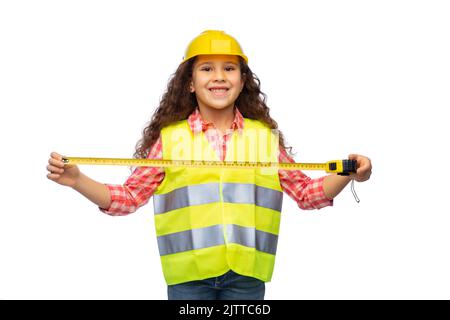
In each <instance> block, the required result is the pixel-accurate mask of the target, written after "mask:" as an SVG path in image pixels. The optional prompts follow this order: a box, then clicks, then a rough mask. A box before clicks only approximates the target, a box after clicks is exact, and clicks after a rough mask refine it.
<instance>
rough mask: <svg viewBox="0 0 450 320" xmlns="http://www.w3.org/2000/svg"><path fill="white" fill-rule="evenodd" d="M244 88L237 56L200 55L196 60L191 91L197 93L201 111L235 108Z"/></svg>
mask: <svg viewBox="0 0 450 320" xmlns="http://www.w3.org/2000/svg"><path fill="white" fill-rule="evenodd" d="M243 87H244V81H243V79H242V77H241V69H240V66H239V58H238V57H237V56H231V55H200V56H198V57H197V58H196V61H195V63H194V66H193V72H192V82H191V85H190V90H191V92H195V95H196V97H197V102H198V105H199V107H200V108H201V109H202V108H203V109H205V108H208V109H209V108H212V109H215V110H221V109H226V108H233V107H234V102H235V101H236V99H237V97H238V96H239V94H240V93H241V91H242V88H243Z"/></svg>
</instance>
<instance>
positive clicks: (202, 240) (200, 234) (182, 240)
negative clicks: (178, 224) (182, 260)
mask: <svg viewBox="0 0 450 320" xmlns="http://www.w3.org/2000/svg"><path fill="white" fill-rule="evenodd" d="M222 230H223V228H222V225H215V226H211V227H206V228H199V229H192V230H186V231H181V232H176V233H171V234H168V235H165V236H159V237H158V248H159V254H160V255H161V256H164V255H166V254H172V253H178V252H183V251H189V250H196V249H202V248H208V247H213V246H218V245H221V244H225V240H224V238H223V231H222Z"/></svg>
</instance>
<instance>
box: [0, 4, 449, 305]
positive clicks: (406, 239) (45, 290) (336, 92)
mask: <svg viewBox="0 0 450 320" xmlns="http://www.w3.org/2000/svg"><path fill="white" fill-rule="evenodd" d="M449 16H450V8H449V4H448V2H446V1H429V0H428V1H393V0H390V1H303V2H302V1H281V0H280V1H276V2H273V1H271V2H269V1H261V0H258V1H234V0H228V1H226V2H211V1H156V2H155V1H2V2H1V3H0V106H1V108H0V110H1V117H0V121H1V122H0V130H1V131H0V134H1V144H2V148H1V150H2V155H1V158H0V159H1V160H0V161H1V178H2V179H1V185H0V188H1V193H0V195H1V198H0V200H1V207H0V259H1V261H0V299H16V298H21V299H36V298H37V299H51V298H52V299H55V298H56V299H72V298H74V299H166V297H167V296H166V286H165V283H164V279H163V276H162V271H161V266H160V262H159V256H158V250H157V246H156V239H155V232H154V224H153V207H152V200H151V201H150V202H149V204H148V205H146V206H145V207H142V208H140V210H139V211H138V212H136V213H134V214H132V215H129V216H127V217H110V216H107V215H105V214H103V213H101V212H100V211H99V210H98V209H97V207H96V206H95V205H93V204H92V203H90V202H89V201H88V200H86V199H85V198H84V197H82V196H81V195H79V194H78V193H76V192H75V191H73V190H71V189H69V188H65V187H62V186H59V185H57V184H56V183H53V182H51V181H49V180H48V179H47V178H46V174H47V171H46V169H45V167H46V164H47V160H48V157H49V154H50V152H51V151H57V152H59V153H62V154H65V155H68V156H98V157H131V156H132V154H133V151H134V146H135V143H136V142H137V140H138V139H139V138H140V135H141V130H142V129H143V128H144V126H145V124H146V122H147V121H148V120H149V119H150V116H151V114H152V112H153V110H154V109H155V107H156V106H157V105H158V102H159V99H160V97H161V95H162V93H163V91H164V89H165V86H166V84H167V80H168V79H169V76H170V75H171V74H172V73H173V72H174V71H175V69H176V67H177V65H178V63H179V62H180V61H181V58H182V56H183V54H184V50H185V48H186V46H187V44H188V42H189V41H190V40H191V39H192V38H194V37H195V36H197V35H198V34H199V33H200V32H202V31H203V30H207V29H220V30H225V31H226V32H228V33H229V34H231V35H233V36H235V37H236V38H237V39H238V40H239V42H240V43H241V45H242V47H243V49H244V51H245V53H246V54H247V55H248V57H249V59H250V61H249V62H250V67H251V68H252V70H253V71H254V72H255V73H256V74H257V75H258V76H259V78H260V79H261V82H262V90H263V91H264V92H266V93H267V95H268V104H269V107H270V108H271V116H272V117H273V118H274V119H275V120H276V121H277V122H278V124H279V126H280V128H281V130H282V132H283V133H284V134H285V135H286V137H287V141H288V144H289V145H292V146H293V147H294V150H295V151H296V152H297V156H296V158H295V160H296V161H298V162H324V161H327V160H332V159H341V158H346V157H347V155H348V154H349V153H360V154H364V155H367V156H369V157H370V158H371V159H372V162H373V175H372V178H371V180H369V181H368V182H365V183H357V184H356V185H355V186H356V191H357V193H358V195H359V197H360V198H361V203H360V204H357V203H356V202H355V201H354V199H353V197H352V194H351V192H350V187H347V188H346V189H345V190H344V191H343V192H342V193H341V194H340V195H339V196H338V197H337V198H336V200H335V205H334V207H328V208H325V209H322V210H320V211H302V210H300V209H299V208H298V207H297V205H296V203H295V202H294V201H292V200H291V199H290V198H289V197H288V196H286V197H285V202H284V205H283V221H282V225H281V236H280V239H279V246H278V248H279V250H278V255H277V262H276V267H275V273H274V276H273V279H272V282H271V283H268V284H267V290H266V298H267V299H434V298H437V299H449V298H450V272H449V270H450V256H449V245H450V232H449V230H450V216H449V213H450V212H449V209H448V204H447V203H448V200H447V199H448V197H447V195H448V187H447V186H448V181H449V178H450V177H449V174H448V170H449V165H450V164H449V157H448V156H449V151H448V142H447V140H448V136H449V133H450V132H449V131H450V130H449V128H448V122H449V121H448V119H449V117H448V116H447V113H446V112H447V110H446V109H448V108H449V107H450V90H449V89H450V76H449V75H450V59H449V57H450V41H449V39H450V19H449ZM81 169H82V170H83V172H85V173H86V174H88V175H89V176H91V177H92V178H94V179H96V180H98V181H101V182H105V183H117V184H121V183H123V182H124V181H125V179H126V178H127V176H128V174H129V173H130V171H129V169H128V168H125V167H82V168H81ZM308 174H309V175H310V176H312V177H317V176H319V175H322V174H323V173H320V172H308Z"/></svg>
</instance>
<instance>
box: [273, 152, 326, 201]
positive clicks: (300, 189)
mask: <svg viewBox="0 0 450 320" xmlns="http://www.w3.org/2000/svg"><path fill="white" fill-rule="evenodd" d="M278 161H279V162H280V163H286V162H290V163H294V162H295V161H294V159H292V157H290V156H289V155H288V154H287V152H286V150H284V148H283V147H281V146H280V153H279V158H278ZM278 174H279V177H280V184H281V187H282V189H283V191H284V192H285V193H287V194H288V195H289V196H290V197H291V198H292V199H293V200H294V201H295V202H296V203H297V205H298V206H299V207H300V208H301V209H303V210H312V209H321V208H324V207H327V206H332V205H333V199H329V198H328V197H327V196H326V195H325V192H324V189H323V180H324V179H325V177H326V176H323V177H320V178H315V179H311V178H310V177H308V176H307V175H305V174H304V173H303V172H302V171H300V170H278Z"/></svg>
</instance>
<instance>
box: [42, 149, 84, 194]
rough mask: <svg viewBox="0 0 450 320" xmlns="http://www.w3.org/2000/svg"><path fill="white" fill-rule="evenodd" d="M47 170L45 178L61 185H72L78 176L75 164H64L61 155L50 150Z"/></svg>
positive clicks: (78, 170)
mask: <svg viewBox="0 0 450 320" xmlns="http://www.w3.org/2000/svg"><path fill="white" fill-rule="evenodd" d="M48 163H49V165H48V166H47V170H48V171H49V173H48V174H47V178H48V179H50V180H52V181H55V182H56V183H59V184H61V185H63V186H68V187H74V186H75V185H76V183H77V181H78V179H79V177H80V169H78V167H77V166H76V165H66V164H64V162H63V161H62V155H60V154H58V153H56V152H52V153H51V154H50V159H49V160H48Z"/></svg>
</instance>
